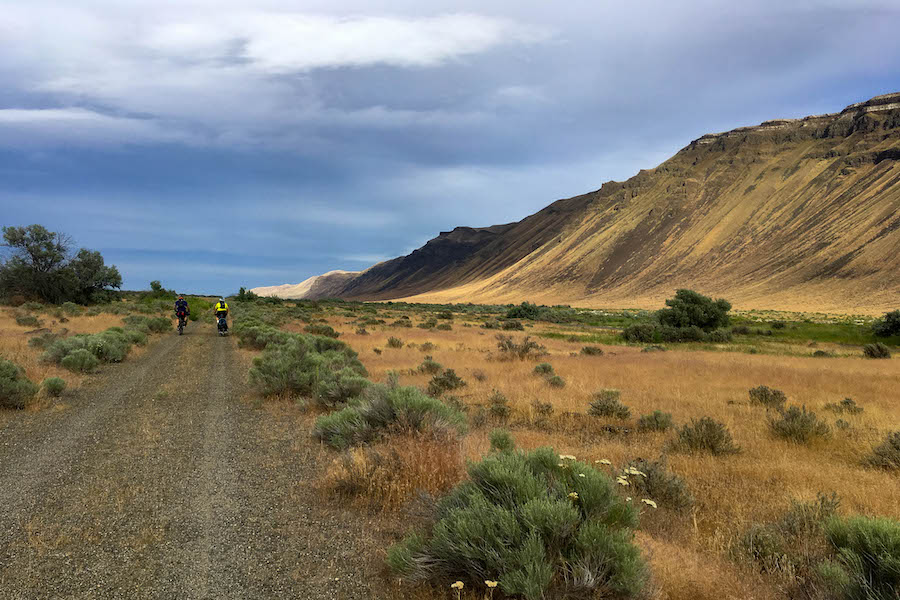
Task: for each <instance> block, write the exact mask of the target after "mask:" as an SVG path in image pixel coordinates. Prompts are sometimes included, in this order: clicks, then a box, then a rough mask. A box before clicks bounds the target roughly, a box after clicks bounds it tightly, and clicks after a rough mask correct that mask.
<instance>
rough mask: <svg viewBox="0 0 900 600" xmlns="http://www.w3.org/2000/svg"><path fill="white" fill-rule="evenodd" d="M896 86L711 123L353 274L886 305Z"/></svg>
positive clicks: (593, 298)
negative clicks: (520, 210) (581, 189)
mask: <svg viewBox="0 0 900 600" xmlns="http://www.w3.org/2000/svg"><path fill="white" fill-rule="evenodd" d="M898 274H900V94H888V95H885V96H879V97H877V98H873V99H871V100H868V101H866V102H860V103H857V104H854V105H851V106H849V107H847V108H846V109H844V110H843V111H841V112H840V113H834V114H829V115H818V116H812V117H807V118H804V119H793V120H788V119H783V120H774V121H767V122H765V123H762V124H760V125H758V126H755V127H742V128H738V129H735V130H732V131H728V132H724V133H718V134H710V135H705V136H703V137H701V138H699V139H697V140H695V141H693V142H691V143H690V144H688V146H687V147H685V148H684V149H682V150H681V151H679V152H678V153H677V154H676V155H675V156H673V157H672V158H671V159H669V160H667V161H666V162H664V163H663V164H661V165H660V166H658V167H657V168H655V169H651V170H646V171H641V172H640V173H638V174H637V175H636V176H635V177H632V178H631V179H629V180H628V181H625V182H607V183H605V184H604V185H603V186H602V187H601V188H600V189H599V190H597V191H596V192H592V193H590V194H586V195H584V196H578V197H576V198H570V199H567V200H560V201H558V202H555V203H554V204H552V205H550V206H548V207H547V208H545V209H544V210H542V211H540V212H538V213H536V214H534V215H532V216H530V217H528V218H526V219H524V220H522V221H520V222H518V223H512V224H508V225H501V226H496V227H492V228H482V229H471V228H457V229H455V230H454V231H452V232H448V233H442V234H441V235H440V236H438V237H437V238H435V239H434V240H431V241H430V242H428V244H426V245H425V246H424V247H422V248H420V249H419V250H416V251H415V252H413V253H412V254H410V255H408V256H405V257H401V258H397V259H394V260H392V261H387V262H385V263H382V264H380V265H376V266H375V267H373V268H371V269H369V270H368V271H366V272H364V273H363V274H361V275H359V276H358V277H354V278H352V279H350V280H348V282H347V284H346V286H345V287H344V288H343V289H341V290H340V295H341V296H344V297H349V298H359V299H386V298H402V297H416V299H420V300H425V301H455V302H467V301H472V302H479V301H491V302H518V301H521V300H525V299H530V300H537V301H541V302H550V303H556V302H566V303H578V304H585V305H612V304H626V305H630V306H637V305H644V304H647V305H651V304H656V303H659V302H661V301H662V299H663V298H665V297H666V296H668V295H671V293H672V291H673V290H674V289H675V288H677V287H692V288H694V289H698V290H700V291H704V292H706V293H712V294H718V295H722V296H726V297H728V298H731V299H733V300H734V301H735V302H736V304H737V305H744V306H761V307H762V306H764V307H771V308H786V309H794V308H798V309H799V308H802V309H806V310H808V309H820V310H845V311H865V310H869V309H871V310H880V309H881V308H884V307H890V306H892V305H893V304H896V303H897V302H898V297H900V275H898Z"/></svg>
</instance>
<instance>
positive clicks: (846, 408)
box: [824, 398, 863, 415]
mask: <svg viewBox="0 0 900 600" xmlns="http://www.w3.org/2000/svg"><path fill="white" fill-rule="evenodd" d="M824 408H825V410H830V411H831V412H833V413H837V414H839V415H842V414H844V413H847V414H848V415H858V414H859V413H861V412H863V407H862V406H860V405H858V404H857V403H856V401H855V400H854V399H853V398H844V399H843V400H841V401H840V402H829V403H828V404H826V405H825V406H824Z"/></svg>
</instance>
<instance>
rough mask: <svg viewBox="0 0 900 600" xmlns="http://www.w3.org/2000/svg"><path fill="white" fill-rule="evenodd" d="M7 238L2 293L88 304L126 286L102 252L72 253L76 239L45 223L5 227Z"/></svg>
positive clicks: (0, 283) (0, 266)
mask: <svg viewBox="0 0 900 600" xmlns="http://www.w3.org/2000/svg"><path fill="white" fill-rule="evenodd" d="M3 240H4V242H5V243H4V244H3V246H4V247H6V248H9V249H10V251H9V252H10V256H9V258H8V260H6V262H4V263H3V264H0V296H6V297H10V296H14V295H21V296H23V297H25V298H37V299H40V300H43V301H45V302H50V303H54V304H58V303H60V302H64V301H66V300H75V301H78V302H82V303H85V302H90V301H91V300H93V299H94V298H95V296H96V295H97V294H98V293H100V292H101V291H103V290H106V289H108V288H120V287H121V286H122V276H121V275H120V274H119V271H118V269H116V267H115V266H109V267H108V266H106V265H105V264H104V262H103V257H102V256H101V255H100V253H99V252H96V251H92V250H88V249H86V248H82V249H80V250H79V251H78V253H77V254H76V255H75V256H74V257H73V256H71V250H72V240H71V238H69V236H67V235H65V234H63V233H59V232H55V231H49V230H48V229H47V228H45V227H43V226H42V225H29V226H28V227H4V228H3Z"/></svg>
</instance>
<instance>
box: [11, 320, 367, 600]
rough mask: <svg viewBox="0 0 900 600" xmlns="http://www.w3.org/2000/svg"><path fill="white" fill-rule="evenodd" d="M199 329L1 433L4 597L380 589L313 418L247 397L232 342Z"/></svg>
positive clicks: (301, 594)
mask: <svg viewBox="0 0 900 600" xmlns="http://www.w3.org/2000/svg"><path fill="white" fill-rule="evenodd" d="M192 325H193V326H192V327H191V328H190V330H189V331H188V332H187V334H186V335H185V336H183V337H178V336H176V335H168V336H167V337H166V338H164V339H163V340H161V341H159V342H158V343H157V344H156V345H155V346H154V347H153V348H151V349H150V350H149V351H148V352H147V353H146V354H145V355H144V356H142V357H140V358H138V359H133V360H130V361H126V362H125V363H123V364H122V365H116V366H113V367H109V368H108V369H107V370H106V372H105V373H104V375H103V376H101V378H100V379H99V381H98V382H97V383H95V384H92V385H89V386H87V387H85V388H83V389H82V390H81V391H79V392H78V393H77V394H75V395H74V396H73V397H70V398H67V399H66V404H67V406H66V407H65V408H64V409H63V410H47V411H44V412H41V413H37V414H23V415H21V416H17V417H16V418H15V419H13V420H12V421H11V422H10V423H9V424H8V425H7V426H6V427H5V428H4V429H3V430H2V431H0V598H3V599H4V600H6V599H19V598H21V599H26V598H27V599H31V598H35V599H37V598H41V599H44V598H79V599H81V598H129V599H130V598H160V599H161V598H166V599H171V598H178V599H207V598H208V599H217V600H218V599H227V598H235V599H237V598H241V599H253V598H342V599H343V598H348V599H353V598H360V599H362V598H370V597H372V596H373V591H372V590H371V589H370V582H372V580H373V576H372V573H371V571H372V569H373V568H374V567H373V564H374V561H373V560H372V559H371V556H370V555H371V549H372V548H373V543H374V542H373V541H372V540H371V539H368V533H367V530H366V527H365V524H364V523H363V522H361V521H360V519H359V518H358V517H356V516H354V515H353V514H350V513H345V512H343V511H340V510H333V509H331V508H329V507H327V506H323V502H322V497H321V495H320V494H319V493H318V492H317V491H315V490H313V489H312V488H311V485H312V481H313V479H314V478H315V476H316V473H317V471H318V469H319V468H320V466H321V465H320V462H319V461H320V460H322V458H321V456H322V452H321V451H320V449H319V448H318V446H317V445H316V444H315V443H314V442H312V441H311V439H310V437H309V434H308V420H305V419H303V418H302V417H300V416H299V415H298V414H297V413H296V411H293V410H291V409H290V408H289V407H287V408H285V409H284V410H266V409H260V408H254V407H252V406H249V405H248V404H247V403H246V402H245V401H242V400H241V397H242V396H243V395H245V393H246V391H247V390H246V384H245V381H246V372H247V371H246V365H244V364H243V363H242V361H240V360H239V358H238V356H237V352H236V351H235V346H234V341H233V340H232V339H230V338H224V339H223V338H219V337H217V336H216V335H215V332H214V331H213V329H212V327H210V326H206V325H199V324H192Z"/></svg>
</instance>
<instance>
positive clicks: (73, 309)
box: [59, 302, 81, 317]
mask: <svg viewBox="0 0 900 600" xmlns="http://www.w3.org/2000/svg"><path fill="white" fill-rule="evenodd" d="M59 308H60V310H62V312H63V313H65V314H66V315H68V316H70V317H74V316H76V315H80V314H81V307H80V306H78V305H77V304H75V303H74V302H63V304H62V306H60V307H59Z"/></svg>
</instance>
